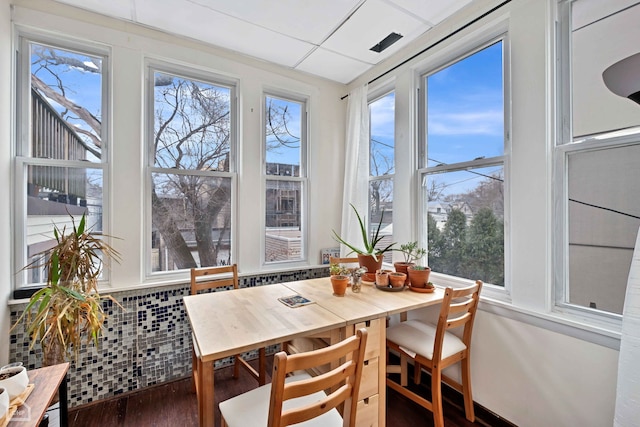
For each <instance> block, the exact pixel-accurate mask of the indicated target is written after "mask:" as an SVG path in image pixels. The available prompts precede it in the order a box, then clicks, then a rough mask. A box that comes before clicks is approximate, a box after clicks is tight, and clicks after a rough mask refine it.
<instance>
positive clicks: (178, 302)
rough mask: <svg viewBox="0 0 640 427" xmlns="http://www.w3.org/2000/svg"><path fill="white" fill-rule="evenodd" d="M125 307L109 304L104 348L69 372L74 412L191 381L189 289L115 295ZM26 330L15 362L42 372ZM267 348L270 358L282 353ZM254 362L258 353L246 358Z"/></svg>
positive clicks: (288, 275) (297, 276)
mask: <svg viewBox="0 0 640 427" xmlns="http://www.w3.org/2000/svg"><path fill="white" fill-rule="evenodd" d="M328 274H329V270H328V268H327V267H323V268H316V269H311V270H299V271H287V272H282V273H268V274H264V275H255V276H243V277H241V278H240V286H241V287H249V286H263V285H271V284H274V283H282V282H290V281H294V280H302V279H310V278H315V277H324V276H328ZM110 295H111V296H112V297H113V298H114V299H115V300H116V301H117V302H118V303H119V304H120V305H121V306H122V308H120V307H119V306H118V304H116V303H114V302H112V301H109V300H106V301H105V302H104V307H105V312H107V314H108V319H107V324H106V328H105V330H104V333H103V335H102V336H101V337H100V343H99V345H98V347H96V346H94V345H93V344H90V345H88V346H84V345H83V347H82V348H81V349H80V351H79V353H78V354H79V355H78V360H77V362H72V363H71V369H70V370H69V377H68V378H69V383H68V387H69V406H71V407H73V406H77V405H82V404H85V403H90V402H93V401H96V400H100V399H103V398H106V397H109V396H114V395H117V394H121V393H125V392H128V391H133V390H137V389H140V388H144V387H147V386H150V385H154V384H160V383H163V382H166V381H170V380H173V379H177V378H183V377H186V376H189V375H191V329H190V327H189V321H188V319H187V315H186V313H185V310H184V304H183V302H182V298H183V297H184V296H186V295H189V285H188V284H181V285H172V286H162V287H157V288H145V289H140V290H127V291H122V292H111V293H110ZM24 307H25V304H22V305H15V306H13V307H12V308H11V322H12V324H13V323H15V322H16V320H17V319H18V317H19V316H20V314H21V313H22V311H23V310H24ZM29 345H30V340H29V337H28V336H27V334H26V333H25V331H24V329H23V328H21V327H18V328H16V329H14V330H13V331H12V332H11V337H10V354H9V357H10V360H11V361H12V362H15V361H20V362H22V363H23V364H24V365H25V366H27V368H28V369H35V368H38V367H40V366H41V361H42V351H41V350H40V346H39V345H36V346H35V347H34V348H33V349H32V350H29ZM277 350H278V348H277V347H276V346H272V347H270V348H267V352H268V353H270V354H271V353H273V352H275V351H277ZM244 356H245V357H247V358H249V359H251V358H255V357H257V352H250V353H247V354H245V355H244ZM231 361H232V359H231V358H228V359H225V360H220V361H217V362H216V367H221V366H225V365H228V364H230V363H231Z"/></svg>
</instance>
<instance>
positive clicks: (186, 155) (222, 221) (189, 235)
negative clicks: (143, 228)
mask: <svg viewBox="0 0 640 427" xmlns="http://www.w3.org/2000/svg"><path fill="white" fill-rule="evenodd" d="M169 68H170V67H169ZM149 93H150V94H153V102H152V112H153V114H152V115H151V117H152V118H153V123H152V124H151V126H152V130H153V131H152V132H151V131H150V132H149V151H148V152H149V153H150V155H149V190H150V194H149V198H150V204H149V206H150V208H151V213H150V219H151V221H150V222H149V223H148V228H147V232H148V238H149V241H148V243H147V244H148V248H150V249H149V250H148V254H149V259H148V261H149V263H150V270H151V272H166V271H172V270H183V269H188V268H192V267H209V266H216V265H227V264H230V263H232V260H233V256H232V254H233V247H232V245H233V239H232V236H233V232H232V230H233V218H234V215H233V200H234V188H235V163H234V141H235V135H234V133H235V131H234V121H235V88H234V86H233V85H231V84H225V83H221V82H215V83H214V82H210V81H207V80H206V79H204V78H199V77H188V76H185V75H182V74H175V73H172V72H171V71H169V70H168V69H164V68H163V69H154V68H153V67H151V68H150V72H149Z"/></svg>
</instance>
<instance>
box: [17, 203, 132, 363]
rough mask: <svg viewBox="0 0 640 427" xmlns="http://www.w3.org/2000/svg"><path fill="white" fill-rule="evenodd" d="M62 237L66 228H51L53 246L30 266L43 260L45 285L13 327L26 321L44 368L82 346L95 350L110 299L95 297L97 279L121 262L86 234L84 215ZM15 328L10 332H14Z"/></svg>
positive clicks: (90, 235) (89, 234)
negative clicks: (91, 345)
mask: <svg viewBox="0 0 640 427" xmlns="http://www.w3.org/2000/svg"><path fill="white" fill-rule="evenodd" d="M71 221H72V225H73V229H72V230H69V233H67V230H66V226H65V227H63V228H62V230H60V229H59V228H58V226H55V225H54V230H53V235H54V237H55V239H56V244H55V246H54V247H53V248H51V249H49V250H47V251H44V252H42V253H41V257H39V258H38V259H37V260H36V261H34V262H33V263H32V264H29V265H28V266H27V267H25V268H35V266H37V265H40V261H41V260H42V259H46V264H45V268H46V269H47V272H48V275H47V285H46V286H45V287H44V288H42V289H40V290H38V291H37V292H36V293H34V294H33V295H32V296H31V298H30V299H29V303H28V304H27V306H26V307H25V310H24V312H23V313H22V315H21V316H20V318H19V319H18V321H17V322H16V325H17V324H19V323H20V322H21V321H22V320H23V319H26V329H27V333H28V334H29V336H30V337H31V346H30V348H33V346H34V345H35V343H36V342H40V344H41V346H42V351H43V353H44V361H43V364H44V365H45V366H48V365H52V364H55V363H60V362H62V361H64V360H67V359H69V358H70V356H71V355H72V350H73V355H74V358H75V360H77V358H78V351H79V349H80V348H81V346H82V341H83V340H84V341H85V342H86V343H87V344H89V343H90V342H91V341H93V342H94V343H95V344H96V345H97V344H98V337H99V336H100V333H101V332H102V328H103V326H104V322H105V320H106V314H105V313H104V310H103V308H102V300H103V299H110V300H112V301H113V302H114V303H115V304H116V305H118V306H120V304H118V302H117V301H116V300H115V299H113V298H112V297H111V296H109V295H100V293H99V292H98V279H99V277H100V273H101V272H102V270H103V267H104V266H105V265H107V264H106V263H108V262H109V260H115V261H118V262H119V261H120V254H119V253H118V252H117V251H116V250H115V249H113V248H112V247H111V246H110V245H109V244H107V243H106V242H105V241H104V240H102V239H101V238H100V237H99V236H97V235H95V234H93V233H92V232H91V230H90V229H85V225H86V222H85V215H82V219H81V220H80V223H79V224H78V225H77V226H76V223H75V220H74V218H73V216H72V217H71ZM16 325H14V327H15V326H16Z"/></svg>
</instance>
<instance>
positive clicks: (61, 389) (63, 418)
mask: <svg viewBox="0 0 640 427" xmlns="http://www.w3.org/2000/svg"><path fill="white" fill-rule="evenodd" d="M58 398H59V400H60V427H67V426H68V425H69V403H68V399H67V375H65V376H64V378H62V381H61V382H60V386H58Z"/></svg>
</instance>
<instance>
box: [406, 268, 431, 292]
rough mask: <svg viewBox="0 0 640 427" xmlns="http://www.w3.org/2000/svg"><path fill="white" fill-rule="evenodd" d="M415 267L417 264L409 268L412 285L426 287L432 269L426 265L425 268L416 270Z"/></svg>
mask: <svg viewBox="0 0 640 427" xmlns="http://www.w3.org/2000/svg"><path fill="white" fill-rule="evenodd" d="M414 268H415V266H411V267H409V268H408V271H409V282H410V283H411V286H412V287H414V288H425V287H426V286H427V282H428V281H429V275H430V274H431V269H430V268H429V267H425V268H424V269H423V270H415V269H414Z"/></svg>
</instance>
